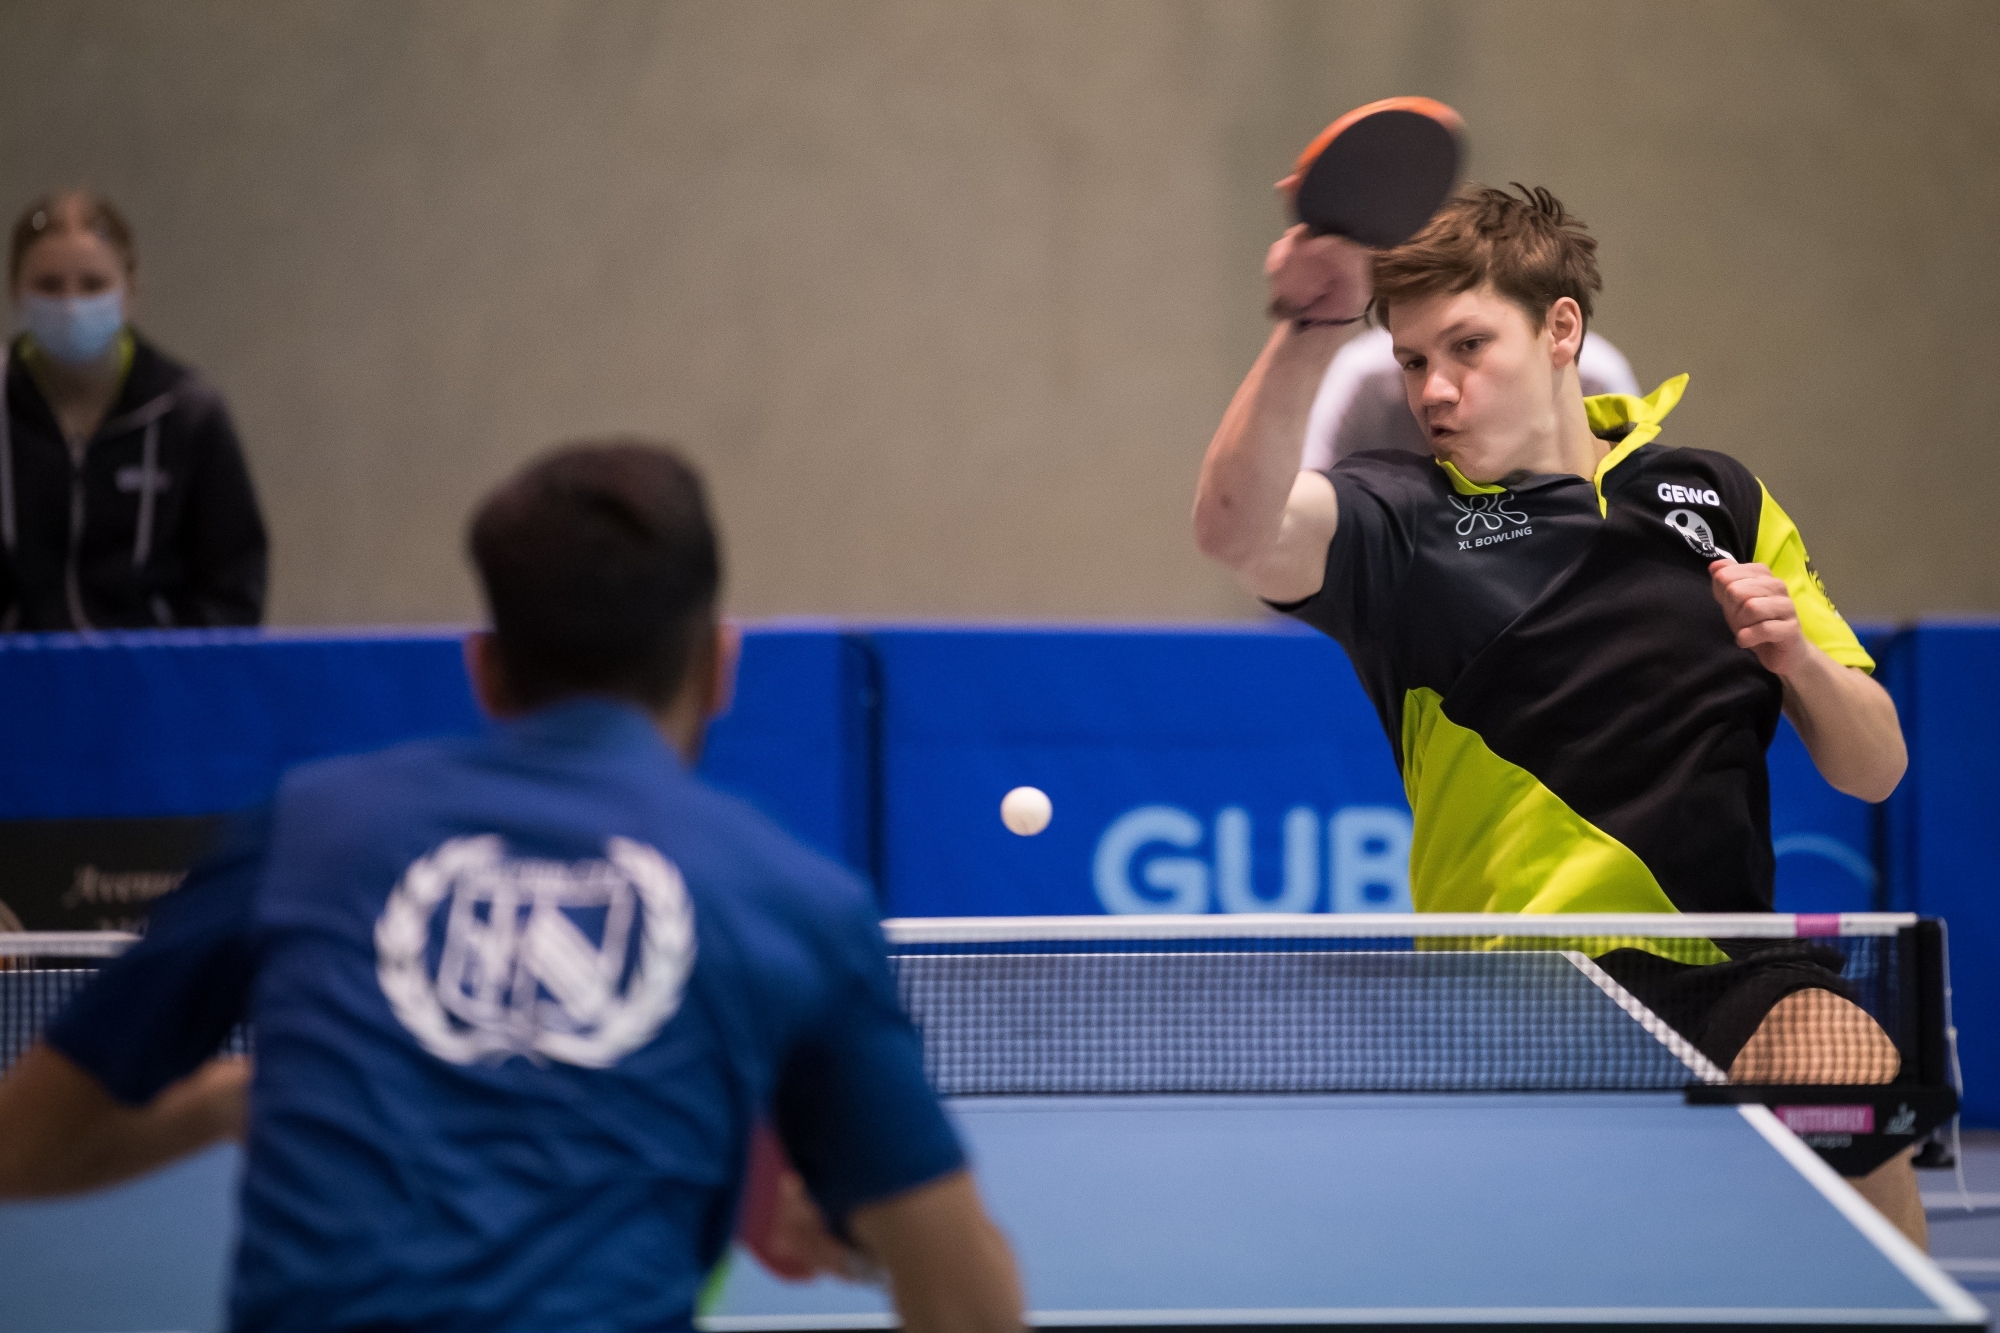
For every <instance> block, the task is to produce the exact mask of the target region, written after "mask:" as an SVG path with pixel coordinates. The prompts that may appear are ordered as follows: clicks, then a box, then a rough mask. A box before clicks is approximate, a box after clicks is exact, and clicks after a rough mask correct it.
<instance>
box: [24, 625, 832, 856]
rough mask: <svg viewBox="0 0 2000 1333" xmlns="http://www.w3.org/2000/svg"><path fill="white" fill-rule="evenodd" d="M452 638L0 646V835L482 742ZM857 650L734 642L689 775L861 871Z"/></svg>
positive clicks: (227, 634) (289, 637)
mask: <svg viewBox="0 0 2000 1333" xmlns="http://www.w3.org/2000/svg"><path fill="white" fill-rule="evenodd" d="M463 637H464V636H463V632H462V631H458V630H435V631H426V632H411V631H407V630H399V631H375V632H358V633H315V634H293V633H260V632H256V631H213V632H209V631H162V632H158V633H134V634H110V635H94V636H92V637H91V638H89V639H84V638H82V637H79V636H74V635H17V636H11V637H9V636H0V701H4V702H0V709H4V710H5V719H6V731H7V737H8V739H7V744H6V745H5V746H4V747H0V820H60V819H110V818H119V817H128V818H157V817H160V816H172V815H206V814H213V813H216V812H219V811H227V810H236V809H241V808H244V807H247V806H251V805H255V804H257V803H258V802H260V801H263V800H265V799H268V797H269V795H270V793H271V792H272V790H273V789H274V788H275V786H276V783H277V780H278V776H279V774H281V773H282V772H283V771H284V770H285V769H286V768H288V767H290V766H291V765H293V764H298V763H303V762H305V761H306V760H310V759H320V758H325V757H327V756H329V755H336V754H352V753H357V752H360V751H365V750H373V749H379V748H381V747H384V746H388V745H394V744H397V743H399V742H402V741H407V740H415V739H418V738H420V737H425V736H442V735H456V734H466V733H469V732H472V731H475V730H476V729H478V728H479V727H481V726H483V725H485V724H484V722H483V720H482V718H481V715H480V712H479V709H478V706H477V705H476V704H475V703H474V702H473V698H472V692H471V689H470V686H469V685H468V683H467V681H466V676H465V670H464V666H463V662H462V657H461V649H460V642H461V640H462V638H463ZM858 663H859V657H858V650H857V649H856V648H854V647H853V646H852V645H850V644H848V643H847V642H846V641H844V640H843V638H842V636H841V635H840V634H838V633H837V632H835V631H834V630H832V629H831V628H824V627H811V626H783V625H780V626H772V627H769V628H758V629H752V630H749V631H747V632H746V633H745V635H744V647H743V661H742V668H741V672H740V675H739V678H738V683H737V690H736V697H735V701H734V704H733V706H732V707H731V709H730V711H729V713H728V714H727V715H726V716H724V717H723V718H721V719H719V720H718V721H717V723H716V724H715V726H714V727H713V729H712V730H711V732H710V735H709V742H708V747H707V752H706V754H705V755H704V758H703V763H702V772H703V773H704V774H706V775H707V776H709V777H710V778H712V779H713V780H714V781H716V782H717V784H718V785H720V786H722V787H725V788H727V789H729V790H731V791H734V792H736V793H737V794H739V795H742V796H745V797H746V798H748V799H749V800H751V801H752V802H753V803H755V804H756V805H758V806H759V807H760V808H762V809H763V810H764V811H765V813H767V814H769V815H771V816H772V817H773V818H775V819H777V820H778V821H779V822H780V823H783V824H785V825H786V826H787V827H788V828H790V829H791V830H792V831H793V832H794V833H796V834H797V835H798V836H799V837H801V838H803V839H804V840H805V841H806V842H808V843H810V844H812V845H813V846H815V847H817V848H819V849H820V850H822V851H824V852H826V853H828V854H829V855H831V856H834V857H836V858H839V859H841V860H844V861H847V862H848V863H850V864H852V865H854V866H855V867H856V868H858V869H865V868H866V862H867V830H868V826H869V821H868V813H867V808H866V802H867V768H866V759H865V756H866V740H865V734H864V733H865V727H864V723H863V721H862V720H861V718H860V715H859V714H858V713H857V712H856V711H855V710H856V709H857V708H858V707H859V706H860V703H861V701H862V700H863V699H864V698H865V693H864V691H863V689H862V687H861V685H860V683H859V673H860V672H861V671H862V670H863V669H864V665H865V664H864V665H858Z"/></svg>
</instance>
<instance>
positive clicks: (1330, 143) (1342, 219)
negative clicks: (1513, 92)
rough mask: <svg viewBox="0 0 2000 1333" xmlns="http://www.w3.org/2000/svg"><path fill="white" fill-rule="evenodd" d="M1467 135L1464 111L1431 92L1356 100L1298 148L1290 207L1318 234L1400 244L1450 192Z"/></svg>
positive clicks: (1380, 245)
mask: <svg viewBox="0 0 2000 1333" xmlns="http://www.w3.org/2000/svg"><path fill="white" fill-rule="evenodd" d="M1464 136H1465V122H1464V121H1463V120H1461V119H1460V118H1459V114H1458V113H1457V112H1456V111H1453V110H1452V109H1451V108H1450V107H1448V106H1446V105H1445V104H1444V103H1442V102H1434V101H1432V100H1431V99H1430V98H1428V97H1391V98H1387V99H1385V100H1383V101H1380V102H1370V103H1369V104H1368V105H1367V106H1362V107H1356V108H1355V109H1354V110H1352V111H1350V112H1348V113H1347V114H1346V115H1344V116H1342V117H1341V118H1340V119H1339V120H1336V121H1334V122H1333V124H1331V125H1329V126H1327V127H1326V129H1325V130H1323V131H1321V133H1320V136H1319V137H1318V138H1317V139H1314V140H1313V141H1312V143H1311V144H1309V145H1308V146H1307V147H1306V151H1305V152H1304V153H1302V154H1300V155H1299V163H1298V168H1297V186H1296V189H1295V190H1294V193H1293V196H1292V207H1293V209H1294V210H1295V211H1296V213H1297V214H1298V219H1299V221H1300V222H1303V223H1305V224H1306V226H1307V227H1308V228H1310V229H1311V230H1312V231H1314V232H1316V233H1320V234H1327V235H1334V236H1345V237H1346V238H1347V239H1349V240H1351V241H1355V242H1358V243H1360V244H1362V245H1365V246H1368V247H1370V248H1372V249H1376V250H1387V249H1390V248H1391V247H1394V246H1398V245H1401V244H1402V243H1403V242H1404V241H1407V240H1409V239H1410V237H1412V236H1414V235H1416V234H1417V233H1418V232H1419V231H1421V230H1422V229H1423V226H1424V224H1425V223H1426V222H1429V221H1430V220H1431V218H1432V217H1434V216H1435V215H1436V214H1437V211H1438V209H1439V208H1441V207H1443V205H1444V202H1445V200H1446V199H1449V198H1450V197H1451V192H1452V189H1453V187H1455V186H1456V185H1457V184H1458V172H1459V167H1460V165H1461V163H1462V161H1463V158H1464V155H1465V154H1464V148H1465V137H1464Z"/></svg>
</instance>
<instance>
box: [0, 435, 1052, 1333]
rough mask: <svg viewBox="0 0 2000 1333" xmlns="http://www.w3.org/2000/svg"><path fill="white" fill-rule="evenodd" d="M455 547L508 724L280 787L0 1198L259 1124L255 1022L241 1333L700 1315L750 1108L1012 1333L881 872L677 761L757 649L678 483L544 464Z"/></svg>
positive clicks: (117, 977)
mask: <svg viewBox="0 0 2000 1333" xmlns="http://www.w3.org/2000/svg"><path fill="white" fill-rule="evenodd" d="M471 544H472V551H473V557H474V559H475V561H476V562H477V564H478V566H479V572H480V575H481V578H482V581H483V583H484V585H485V590H486V595H487V600H488V603H489V605H490V607H491V610H492V614H493V626H494V627H493V630H492V631H491V632H490V633H485V634H478V635H475V636H473V637H472V639H471V640H470V641H469V644H468V654H467V656H468V664H469V667H470V670H471V673H472V677H473V681H474V684H475V686H476V688H477V691H478V693H479V695H480V697H481V699H482V701H483V702H484V703H485V705H486V706H487V708H488V709H489V710H490V711H491V712H492V713H493V714H494V715H495V716H496V717H498V718H500V719H502V720H503V721H502V724H501V725H500V726H498V727H496V728H495V729H494V730H492V731H491V732H490V733H489V734H487V735H485V736H482V737H480V738H478V739H472V740H451V741H442V742H434V743H422V744H416V745H410V746H405V747H403V748H400V749H396V750H391V751H388V752H385V753H382V754H376V755H368V756H363V757H359V758H350V759H339V760H333V761H329V762H323V763H318V764H313V765H309V766H306V767H304V768H301V769H299V770H296V771H295V772H293V773H292V774H291V775H289V776H288V777H287V778H286V780H285V781H284V783H283V785H282V787H281V789H280V792H279V794H278V796H277V799H276V801H275V803H274V805H273V806H272V808H271V809H270V810H269V811H268V812H267V813H266V814H265V815H263V816H262V817H261V818H259V819H257V820H254V821H246V822H245V824H244V826H243V827H242V828H241V829H239V830H238V831H237V833H236V834H235V841H234V843H233V845H232V846H230V847H229V848H228V849H227V850H226V851H225V852H223V853H222V854H221V855H220V856H219V857H217V858H216V859H215V860H214V861H212V862H211V863H210V864H209V865H208V866H207V867H206V868H205V869H204V870H202V871H200V872H198V873H197V874H196V875H195V876H193V877H192V878H191V879H190V881H189V882H188V883H187V884H186V885H185V886H184V887H182V888H181V889H180V890H178V891H177V892H175V893H174V894H172V895H169V897H168V898H166V899H164V900H162V901H161V903H160V904H159V905H158V907H157V908H156V909H155V911H154V914H153V918H152V923H151V928H150V930H149V931H148V933H147V935H146V937H145V938H144V939H143V940H142V941H141V942H140V943H139V944H137V945H135V946H134V947H133V948H132V950H131V951H130V952H128V953H127V954H125V955H124V956H123V957H122V958H120V959H118V960H117V961H116V962H115V963H113V964H111V965H110V966H109V967H107V968H106V969H105V971H104V973H103V975H102V976H101V977H100V978H99V979H98V980H97V981H96V982H95V983H94V984H93V985H92V986H91V987H90V988H89V989H88V990H86V991H85V992H84V993H83V994H82V995H80V996H79V997H78V999H77V1000H76V1001H75V1002H74V1003H73V1004H72V1005H71V1006H70V1007H69V1008H68V1009H67V1010H66V1011H65V1012H64V1013H63V1014H62V1015H61V1016H60V1017H59V1018H58V1019H57V1020H56V1022H55V1023H54V1024H53V1025H52V1026H51V1028H50V1030H49V1031H48V1033H47V1035H46V1044H45V1045H42V1046H38V1047H37V1048H35V1049H34V1050H32V1051H31V1052H30V1053H29V1054H28V1055H27V1056H26V1057H25V1058H23V1059H22V1060H21V1061H20V1062H19V1064H18V1065H17V1066H16V1067H15V1068H14V1070H13V1071H12V1072H11V1073H10V1075H9V1076H8V1078H7V1079H6V1080H5V1082H4V1083H0V1194H15V1195H21V1194H47V1193H57V1192H63V1191H68V1190H74V1189H81V1188H86V1187H90V1186H93V1185H98V1184H102V1183H105V1182H108V1181H111V1180H115V1179H118V1178H121V1177H124V1176H129V1175H132V1174H136V1173H137V1172H140V1171H143V1170H145V1169H147V1168H149V1167H151V1166H154V1165H157V1164H159V1163H161V1162H164V1161H166V1160H168V1159H170V1158H172V1157H174V1156H176V1155H179V1154H181V1153H184V1152H188V1151H191V1150H193V1149H194V1148H196V1147H199V1146H202V1145H203V1144H205V1143H208V1142H212V1141H215V1140H217V1139H219V1138H221V1137H223V1136H225V1135H226V1134H228V1133H230V1132H231V1130H232V1129H233V1128H237V1127H240V1124H241V1121H242V1119H243V1116H244V1110H243V1105H242V1098H243V1081H244V1074H245V1071H244V1069H243V1066H242V1064H241V1062H213V1063H209V1064H206V1065H204V1064H203V1061H204V1060H205V1059H206V1057H207V1056H208V1055H209V1054H210V1053H212V1052H213V1051H214V1050H215V1049H216V1046H217V1044H218V1043H219V1042H220V1041H221V1039H222V1038H223V1037H224V1036H225V1034H226V1033H227V1032H228V1031H229V1030H230V1028H231V1027H232V1026H233V1025H234V1024H235V1023H237V1022H238V1021H240V1020H243V1019H246V1018H247V1019H248V1020H250V1022H251V1023H252V1024H253V1028H254V1031H255V1033H256V1043H257V1051H256V1062H255V1063H256V1069H255V1075H254V1081H253V1083H252V1085H251V1086H250V1088H249V1098H248V1152H247V1165H246V1170H245V1177H244V1182H243V1194H242V1204H243V1209H242V1241H241V1246H240V1250H239V1252H238V1256H237V1261H236V1274H235V1280H234V1286H233V1292H232V1297H231V1302H232V1314H231V1327H232V1328H235V1329H239V1330H250V1329H256V1330H337V1329H338V1330H358V1329H369V1330H377V1329H416V1328H426V1329H431V1328H454V1329H481V1330H486V1329H493V1330H500V1329H522V1330H528V1329H533V1330H546V1329H554V1328H562V1329H604V1330H613V1329H633V1330H638V1329H646V1330H654V1329H673V1328H687V1327H690V1320H691V1317H692V1312H693V1308H694V1305H695V1301H696V1296H697V1292H698V1289H699V1288H700V1286H701V1284H702V1282H703V1279H704V1277H705V1276H706V1275H707V1273H708V1272H709V1270H710V1268H711V1266H712V1265H713V1264H715V1262H716V1261H717V1259H718V1257H719V1256H720V1254H721V1253H722V1251H723V1249H724V1247H725V1246H726V1245H727V1243H728V1240H729V1236H730V1230H731V1225H732V1220H733V1217H734V1214H735V1212H736V1207H737V1196H738V1182H739V1181H740V1180H741V1179H742V1177H743V1173H744V1164H745V1157H746V1152H747V1145H748V1143H749V1141H750V1135H751V1129H752V1125H753V1122H755V1121H757V1120H758V1119H759V1118H760V1116H762V1115H764V1114H765V1113H766V1112H767V1111H768V1112H769V1114H770V1115H771V1118H772V1120H773V1121H774V1123H775V1125H776V1127H777V1131H778V1133H779V1136H780V1138H781V1139H782V1141H783V1143H784V1144H785V1146H786V1148H787V1149H788V1151H789V1154H790V1157H791V1159H792V1161H793V1162H795V1163H796V1164H797V1167H798V1170H799V1171H800V1172H801V1173H802V1175H803V1177H804V1179H805V1181H806V1183H807V1185H808V1187H809V1188H810V1190H811V1192H812V1194H813V1196H814V1197H815V1199H816V1200H817V1203H818V1205H819V1207H820V1209H821V1210H822V1211H823V1212H824V1214H825V1216H827V1217H828V1218H831V1219H833V1221H834V1224H835V1227H836V1229H837V1230H840V1231H842V1232H843V1234H845V1235H846V1236H848V1237H851V1238H852V1240H853V1241H854V1242H857V1243H858V1244H859V1245H860V1246H861V1247H863V1248H864V1249H865V1251H866V1252H867V1254H868V1256H869V1257H870V1258H871V1259H872V1260H874V1261H875V1262H876V1263H877V1264H879V1265H880V1266H881V1267H882V1268H884V1269H886V1271H887V1275H888V1278H889V1281H890V1284H891V1288H892V1291H893V1294H894V1297H895V1300H896V1304H897V1306H898V1308H899V1309H900V1311H901V1313H902V1315H903V1318H904V1321H905V1323H906V1325H907V1326H909V1327H911V1328H917V1329H943V1330H967V1331H968V1333H970V1331H972V1330H1000V1329H1018V1328H1019V1327H1020V1326H1021V1322H1022V1320H1021V1304H1020V1294H1019V1290H1018V1286H1017V1282H1016V1278H1015V1274H1014V1269H1013V1261H1012V1258H1011V1256H1010V1254H1009V1252H1008V1248H1007V1245H1006V1242H1005V1241H1004V1240H1002V1239H1001V1237H1000V1236H999V1234H998V1232H997V1231H996V1230H995V1229H994V1228H993V1226H992V1225H991V1224H990V1223H989V1222H988V1221H987V1219H986V1216H985V1214H984V1211H983V1210H982V1207H981V1205H980V1201H979V1198H978V1196H977V1194H976V1193H975V1190H974V1188H973V1184H972V1181H971V1179H970V1177H969V1176H968V1175H967V1174H966V1171H965V1168H964V1158H963V1155H962V1154H961V1152H960V1149H959V1145H958V1143H957V1141H956V1139H955V1138H954V1136H953V1133H952V1131H951V1129H950V1127H949V1126H948V1125H947V1123H946V1121H945V1119H944V1116H943V1114H942V1113H941V1111H940V1109H939V1106H938V1104H937V1101H936V1099H935V1098H934V1097H933V1095H932V1093H931V1092H930V1090H929V1088H928V1086H927V1085H926V1083H925V1079H924V1073H923V1068H922V1064H921V1058H920V1054H919V1049H918V1045H917V1040H916V1036H915V1033H914V1030H913V1029H912V1028H911V1027H910V1025H909V1024H908V1022H907V1021H906V1020H905V1018H904V1017H903V1015H902V1012H901V1010H900V1008H899V1007H898V1004H897V1000H896V994H895V990H894V987H893V984H892V982H891V979H890V975H889V970H888V966H887V963H886V960H885V956H884V951H883V945H882V940H881V935H880V933H879V931H878V929H877V927H876V924H875V914H874V911H873V908H872V900H871V898H870V896H869V894H868V893H867V891H866V890H865V888H864V887H863V886H862V885H861V884H859V883H858V882H857V881H855V880H854V879H853V878H852V877H851V876H849V875H847V874H846V873H845V872H843V871H841V870H839V869H838V868H836V867H834V866H833V865H831V864H830V863H828V862H826V861H824V860H822V859H821V858H819V857H817V856H815V855H813V854H812V853H810V852H808V851H806V850H805V849H803V848H802V847H800V846H799V845H798V844H796V843H794V842H793V841H791V840H790V839H789V838H787V837H786V836H785V835H783V834H781V833H780V832H778V830H777V829H776V828H775V827H773V826H772V825H770V824H769V823H767V822H765V821H764V820H763V819H761V818H760V817H758V816H757V815H755V814H754V813H752V812H751V811H750V810H749V809H747V808H746V807H744V806H742V805H740V804H738V803H737V802H735V801H732V800H730V799H727V798H725V797H723V796H720V795H718V794H716V793H715V792H712V791H710V790H708V789H707V788H706V787H704V786H703V785H702V784H701V783H700V782H698V781H697V780H695V779H694V778H693V777H692V776H691V775H690V774H689V773H688V771H687V767H686V765H687V764H688V763H689V762H691V761H692V759H693V758H694V756H695V755H696V753H697V752H698V750H699V748H700V746H701V741H702V737H703V732H704V729H705V727H706V725H707V722H708V720H709V719H710V718H711V717H712V716H713V715H714V713H715V712H716V711H717V710H718V708H719V707H720V705H721V703H722V701H723V700H725V698H726V696H727V693H728V688H729V682H730V676H731V673H732V671H733V657H734V642H733V640H732V638H731V635H730V633H729V631H727V630H726V629H724V628H723V627H721V626H719V624H718V622H717V619H716V593H717V586H718V580H719V563H718V555H717V547H716V541H715V537H714V534H713V532H712V530H711V527H710V524H709V519H708V516H707V511H706V505H705V502H704V500H703V497H702V489H701V486H700V483H699V481H698V479H697V478H696V477H695V475H694V473H693V472H692V471H691V470H690V469H689V468H688V467H687V466H686V465H685V464H684V463H682V462H681V461H679V460H678V459H677V458H676V457H674V456H673V455H672V454H670V453H668V452H666V451H664V450H661V449H658V448H654V447H649V446H645V445H642V444H635V443H620V444H609V445H597V446H582V447H572V448H569V449H565V450H561V451H558V452H556V453H554V454H552V455H550V456H548V457H546V458H544V459H543V460H542V461H540V462H538V463H536V464H534V465H533V466H531V467H529V468H528V469H527V470H526V471H524V472H522V473H521V474H520V475H518V476H517V477H515V478H514V479H513V480H511V481H510V482H508V483H507V484H506V485H504V486H502V487H501V488H500V489H499V490H498V491H497V492H496V493H495V494H494V495H493V496H492V497H491V498H490V499H489V500H487V502H486V503H485V505H484V507H483V508H482V509H481V510H480V512H479V514H478V516H477V518H476V519H475V521H474V523H473V526H472V534H471ZM191 1073H192V1075H193V1076H192V1077H191V1078H190V1077H189V1076H190V1074H191ZM177 1080H180V1081H177Z"/></svg>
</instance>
